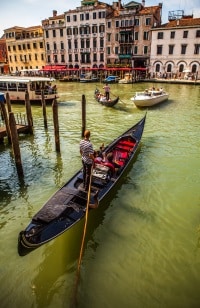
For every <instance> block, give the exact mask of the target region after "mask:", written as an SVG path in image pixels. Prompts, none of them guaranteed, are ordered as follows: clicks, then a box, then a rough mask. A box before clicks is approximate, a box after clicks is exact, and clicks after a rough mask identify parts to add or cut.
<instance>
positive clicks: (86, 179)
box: [80, 130, 94, 191]
mask: <svg viewBox="0 0 200 308" xmlns="http://www.w3.org/2000/svg"><path fill="white" fill-rule="evenodd" d="M80 154H81V157H82V164H83V188H84V190H85V191H88V189H89V184H90V176H91V170H92V165H93V160H94V150H93V145H92V143H91V142H90V131H89V130H86V131H85V132H84V139H82V140H81V141H80Z"/></svg>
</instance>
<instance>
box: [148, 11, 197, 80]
mask: <svg viewBox="0 0 200 308" xmlns="http://www.w3.org/2000/svg"><path fill="white" fill-rule="evenodd" d="M149 72H150V73H151V74H152V75H157V76H163V77H173V78H198V76H200V18H193V17H192V16H182V18H180V19H175V20H171V21H169V22H168V23H167V24H165V25H162V26H160V27H155V28H153V29H152V43H151V58H150V66H149Z"/></svg>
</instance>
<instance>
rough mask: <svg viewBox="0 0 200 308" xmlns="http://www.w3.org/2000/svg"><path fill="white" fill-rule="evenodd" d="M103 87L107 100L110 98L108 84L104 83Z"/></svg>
mask: <svg viewBox="0 0 200 308" xmlns="http://www.w3.org/2000/svg"><path fill="white" fill-rule="evenodd" d="M103 89H104V91H105V96H106V99H107V100H109V99H110V87H109V85H108V84H107V83H106V85H105V86H104V87H103Z"/></svg>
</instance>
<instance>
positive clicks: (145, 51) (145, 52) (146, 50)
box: [144, 46, 148, 55]
mask: <svg viewBox="0 0 200 308" xmlns="http://www.w3.org/2000/svg"><path fill="white" fill-rule="evenodd" d="M147 53H148V46H144V55H146V54H147Z"/></svg>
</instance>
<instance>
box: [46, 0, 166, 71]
mask: <svg viewBox="0 0 200 308" xmlns="http://www.w3.org/2000/svg"><path fill="white" fill-rule="evenodd" d="M161 10H162V5H161V4H159V5H158V6H153V7H145V2H144V1H143V2H142V4H141V3H138V2H134V1H131V2H129V3H128V4H126V5H125V6H123V5H122V4H121V1H116V2H113V4H112V5H109V4H106V3H103V2H100V1H96V0H93V1H82V2H81V6H80V7H77V8H76V9H72V10H69V11H67V12H65V13H64V15H57V12H56V11H53V16H52V17H50V18H49V19H45V20H43V21H42V26H43V29H44V39H45V46H46V53H47V64H49V65H52V64H66V66H67V67H68V68H83V69H84V68H101V67H106V66H108V67H109V66H112V67H115V66H117V67H119V66H122V67H123V66H129V67H132V66H133V65H134V66H137V67H138V66H140V67H145V66H146V65H148V63H149V58H150V45H151V28H152V26H153V25H155V24H157V25H160V24H161Z"/></svg>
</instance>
